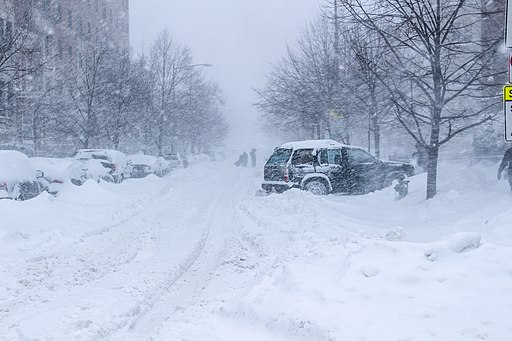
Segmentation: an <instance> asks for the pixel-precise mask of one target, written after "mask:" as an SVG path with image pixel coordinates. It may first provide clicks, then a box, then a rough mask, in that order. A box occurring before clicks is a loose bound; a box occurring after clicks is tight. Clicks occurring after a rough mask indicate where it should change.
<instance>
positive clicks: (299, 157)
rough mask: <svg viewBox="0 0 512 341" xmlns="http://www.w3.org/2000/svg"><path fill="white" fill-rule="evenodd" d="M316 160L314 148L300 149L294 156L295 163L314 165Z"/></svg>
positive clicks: (293, 161)
mask: <svg viewBox="0 0 512 341" xmlns="http://www.w3.org/2000/svg"><path fill="white" fill-rule="evenodd" d="M315 160H316V156H315V155H313V149H298V150H296V151H295V153H294V154H293V157H292V164H293V165H312V164H313V163H314V162H315Z"/></svg>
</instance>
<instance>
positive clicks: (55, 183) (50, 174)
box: [29, 157, 73, 195]
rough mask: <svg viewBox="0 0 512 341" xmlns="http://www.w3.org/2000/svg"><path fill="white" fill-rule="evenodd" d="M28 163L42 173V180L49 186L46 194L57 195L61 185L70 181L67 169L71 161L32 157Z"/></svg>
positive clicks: (67, 159)
mask: <svg viewBox="0 0 512 341" xmlns="http://www.w3.org/2000/svg"><path fill="white" fill-rule="evenodd" d="M29 161H30V164H31V165H32V166H33V167H34V168H35V169H39V170H41V171H42V172H43V173H44V179H45V180H46V181H47V182H48V184H49V189H48V192H49V193H50V194H53V195H55V194H57V193H58V192H59V190H60V187H61V185H62V184H63V183H64V182H66V181H69V180H70V179H71V177H70V173H69V167H70V166H71V164H72V163H73V159H70V158H64V159H59V158H50V157H32V158H30V159H29Z"/></svg>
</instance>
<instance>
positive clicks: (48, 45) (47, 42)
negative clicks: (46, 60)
mask: <svg viewBox="0 0 512 341" xmlns="http://www.w3.org/2000/svg"><path fill="white" fill-rule="evenodd" d="M52 45H53V37H52V36H46V37H45V39H44V50H45V53H46V56H47V57H49V56H50V55H51V54H52Z"/></svg>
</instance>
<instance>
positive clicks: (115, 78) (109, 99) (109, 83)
mask: <svg viewBox="0 0 512 341" xmlns="http://www.w3.org/2000/svg"><path fill="white" fill-rule="evenodd" d="M107 64H108V68H107V70H106V72H107V74H106V77H107V80H106V89H105V90H106V91H105V98H104V100H105V133H106V135H107V136H108V137H109V139H110V141H111V142H112V144H113V145H114V149H119V146H120V144H121V138H122V137H123V136H126V135H127V134H128V131H129V128H130V127H131V126H132V124H133V121H134V120H133V113H134V110H136V109H135V108H134V106H133V105H134V103H135V102H136V96H137V95H138V94H137V93H136V90H137V89H136V87H137V84H135V83H136V82H137V79H135V78H134V76H135V74H134V73H133V71H132V65H131V61H130V57H129V56H128V55H127V54H122V53H121V54H120V53H118V52H116V51H110V52H109V54H108V56H107Z"/></svg>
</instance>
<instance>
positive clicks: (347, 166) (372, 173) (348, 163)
mask: <svg viewBox="0 0 512 341" xmlns="http://www.w3.org/2000/svg"><path fill="white" fill-rule="evenodd" d="M342 154H343V160H342V168H343V176H344V179H345V181H344V183H343V187H344V189H345V190H346V191H347V192H351V193H367V192H369V191H373V190H375V189H376V188H377V183H376V181H377V175H378V172H379V162H378V160H377V159H375V158H374V157H373V156H372V155H370V154H369V153H368V152H366V151H364V150H362V149H359V148H350V147H347V148H343V152H342Z"/></svg>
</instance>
